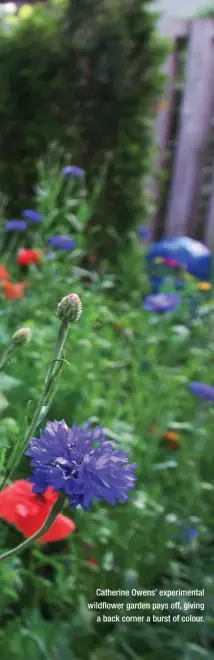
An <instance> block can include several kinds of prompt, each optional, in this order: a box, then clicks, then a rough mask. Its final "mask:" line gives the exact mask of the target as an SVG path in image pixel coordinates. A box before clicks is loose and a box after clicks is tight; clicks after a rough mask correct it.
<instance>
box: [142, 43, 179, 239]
mask: <svg viewBox="0 0 214 660" xmlns="http://www.w3.org/2000/svg"><path fill="white" fill-rule="evenodd" d="M162 70H163V73H164V74H165V75H166V87H165V90H164V93H163V98H162V100H161V101H160V105H159V108H158V110H157V117H156V121H155V126H154V145H155V149H156V158H155V163H154V176H153V177H151V179H150V181H149V185H148V192H149V193H150V195H151V197H152V200H153V203H155V205H156V206H157V204H158V198H159V194H160V181H159V177H158V174H159V172H160V171H161V170H162V169H164V162H165V153H166V148H167V145H168V140H169V134H170V128H171V121H172V114H173V102H174V93H175V85H176V70H177V48H176V44H174V50H173V51H172V53H170V55H169V56H168V58H167V60H166V62H165V64H164V66H163V69H162ZM150 227H151V230H152V233H153V232H154V231H155V228H156V212H155V213H154V215H153V217H152V218H151V219H150Z"/></svg>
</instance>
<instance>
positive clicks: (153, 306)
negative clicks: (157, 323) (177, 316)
mask: <svg viewBox="0 0 214 660" xmlns="http://www.w3.org/2000/svg"><path fill="white" fill-rule="evenodd" d="M180 303H181V298H180V296H178V295H176V294H175V293H155V294H152V295H150V296H147V297H146V298H145V300H144V309H146V311H147V312H159V313H164V312H173V311H174V310H175V309H177V308H178V307H179V305H180Z"/></svg>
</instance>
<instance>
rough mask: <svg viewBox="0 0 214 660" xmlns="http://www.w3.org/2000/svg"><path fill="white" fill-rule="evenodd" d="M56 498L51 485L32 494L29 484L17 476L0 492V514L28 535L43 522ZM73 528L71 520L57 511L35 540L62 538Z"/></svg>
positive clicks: (46, 540)
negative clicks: (50, 522) (39, 492)
mask: <svg viewBox="0 0 214 660" xmlns="http://www.w3.org/2000/svg"><path fill="white" fill-rule="evenodd" d="M57 499H58V493H54V491H53V490H52V488H48V489H47V490H46V492H45V494H44V495H34V493H32V485H31V484H30V483H28V482H27V481H25V480H24V479H19V480H18V481H15V482H14V483H13V484H11V486H7V488H4V490H3V491H2V492H1V493H0V518H3V520H6V521H7V522H9V523H12V524H13V525H14V526H15V527H16V529H18V531H19V532H21V533H22V534H24V536H25V537H26V538H29V537H30V536H32V535H33V534H35V533H36V532H37V531H38V530H39V529H40V527H41V526H42V525H43V523H44V522H45V520H46V518H47V516H48V514H49V512H50V510H51V509H52V507H53V505H54V504H55V502H56V500H57ZM75 529H76V525H75V523H74V522H73V520H70V518H67V516H64V515H63V514H62V513H60V514H58V516H57V518H56V520H55V521H54V523H53V525H52V526H51V527H50V529H49V530H48V532H46V534H44V535H43V536H41V537H40V538H39V539H38V541H37V542H38V543H51V542H53V541H63V540H64V539H66V538H67V537H68V536H69V534H72V532H74V531H75Z"/></svg>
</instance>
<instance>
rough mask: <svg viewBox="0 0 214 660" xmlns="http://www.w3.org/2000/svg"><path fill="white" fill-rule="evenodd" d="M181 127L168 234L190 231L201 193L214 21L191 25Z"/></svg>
mask: <svg viewBox="0 0 214 660" xmlns="http://www.w3.org/2000/svg"><path fill="white" fill-rule="evenodd" d="M190 32H191V34H190V40H189V49H188V61H187V70H186V83H185V89H184V97H183V102H182V108H181V116H180V130H179V134H178V145H177V153H176V159H175V167H174V172H173V175H172V185H171V191H170V195H169V203H168V212H167V217H166V222H165V235H166V236H182V235H186V234H187V233H188V230H189V231H190V233H191V229H192V227H191V223H193V222H194V219H195V214H196V212H197V208H198V204H199V196H200V184H201V174H202V165H203V153H204V149H205V146H206V141H207V137H208V135H209V130H210V125H211V118H212V102H213V90H214V84H213V65H214V48H213V37H214V22H213V20H212V19H204V20H203V19H200V20H196V21H194V22H193V23H192V25H191V30H190Z"/></svg>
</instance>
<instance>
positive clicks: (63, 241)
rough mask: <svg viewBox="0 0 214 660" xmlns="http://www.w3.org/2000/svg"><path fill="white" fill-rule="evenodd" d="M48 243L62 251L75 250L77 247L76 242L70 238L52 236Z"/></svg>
mask: <svg viewBox="0 0 214 660" xmlns="http://www.w3.org/2000/svg"><path fill="white" fill-rule="evenodd" d="M48 243H49V245H53V246H54V247H57V248H60V249H61V250H74V249H75V247H76V241H73V239H72V238H69V237H68V236H51V237H50V238H49V239H48Z"/></svg>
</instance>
